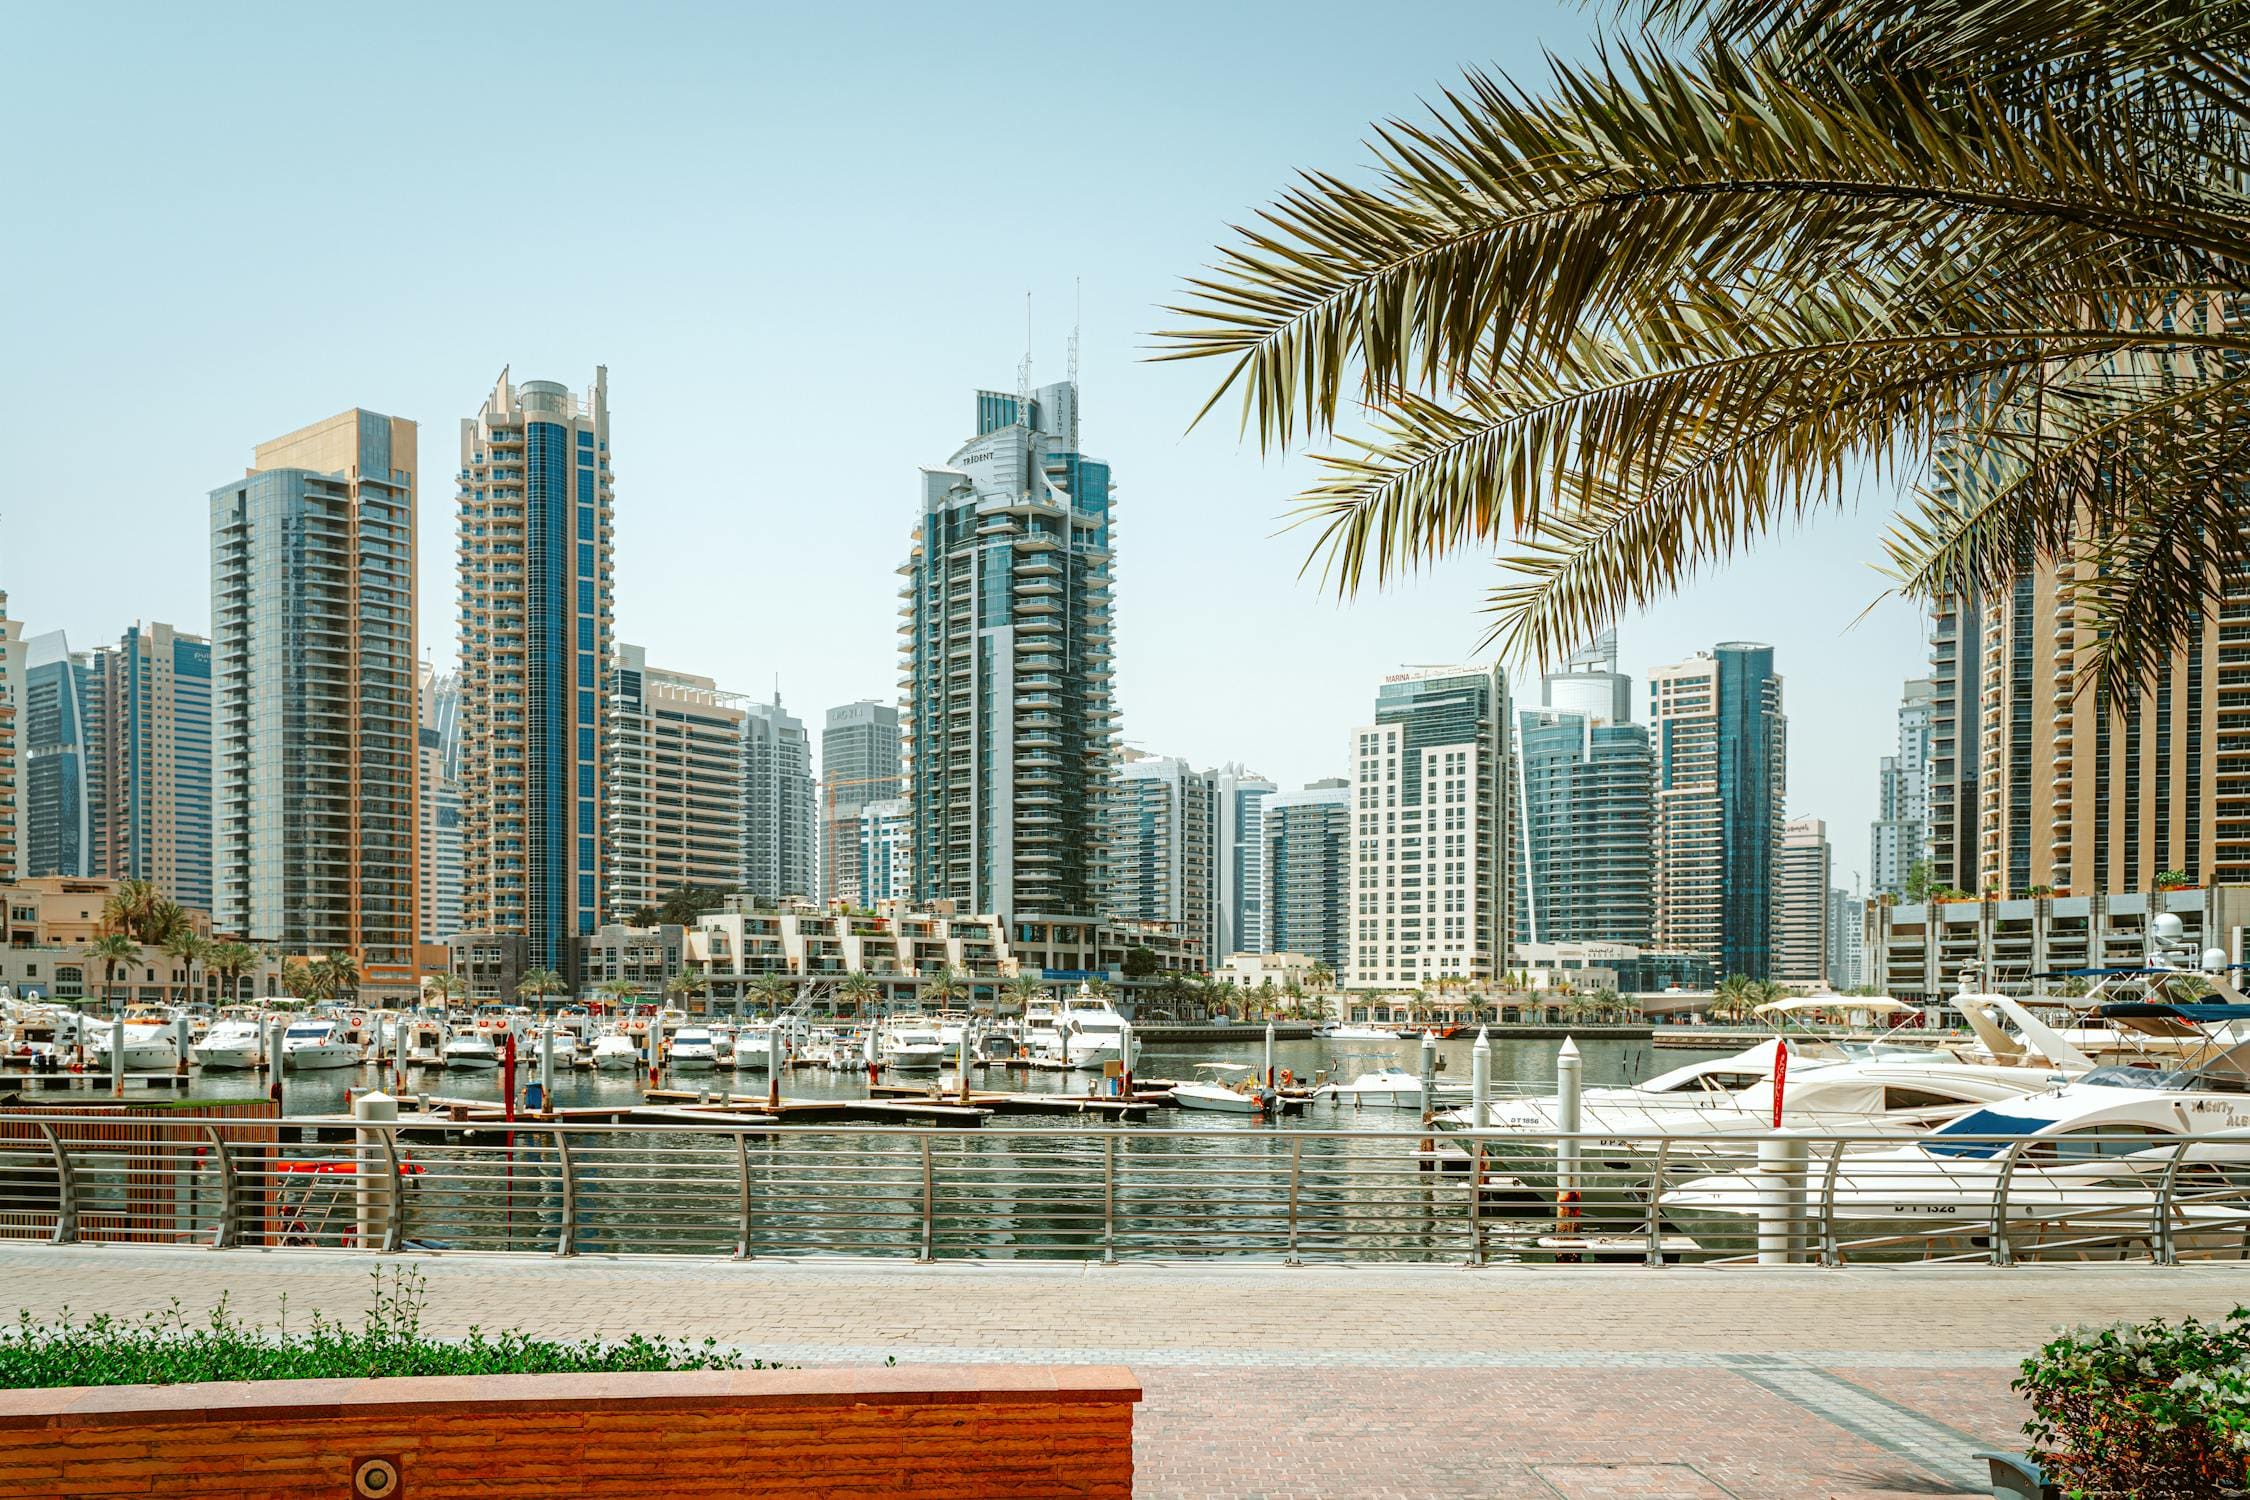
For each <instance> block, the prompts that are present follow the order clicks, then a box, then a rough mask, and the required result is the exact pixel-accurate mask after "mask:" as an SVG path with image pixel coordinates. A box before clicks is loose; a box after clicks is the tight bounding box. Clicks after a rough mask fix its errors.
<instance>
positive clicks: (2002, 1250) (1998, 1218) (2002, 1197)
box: [1992, 1141, 2024, 1266]
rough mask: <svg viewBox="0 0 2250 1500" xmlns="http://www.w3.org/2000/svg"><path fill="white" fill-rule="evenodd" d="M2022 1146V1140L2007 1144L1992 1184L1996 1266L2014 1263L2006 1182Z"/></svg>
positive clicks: (1993, 1238)
mask: <svg viewBox="0 0 2250 1500" xmlns="http://www.w3.org/2000/svg"><path fill="white" fill-rule="evenodd" d="M2023 1147H2024V1143H2023V1142H2022V1141H2015V1142H2012V1143H2011V1144H2010V1145H2009V1147H2008V1150H2007V1152H2006V1154H2005V1155H2003V1156H2002V1157H2001V1158H2000V1178H1999V1180H1998V1181H1997V1182H1995V1183H1993V1185H1992V1263H1993V1264H1994V1265H1996V1266H2012V1265H2014V1264H2015V1263H2016V1247H2015V1245H2014V1244H2013V1243H2012V1242H2011V1241H2010V1240H2009V1238H2008V1184H2009V1182H2010V1180H2011V1179H2012V1178H2014V1176H2015V1175H2016V1158H2017V1157H2018V1156H2020V1155H2022V1154H2023Z"/></svg>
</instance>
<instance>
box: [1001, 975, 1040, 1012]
mask: <svg viewBox="0 0 2250 1500" xmlns="http://www.w3.org/2000/svg"><path fill="white" fill-rule="evenodd" d="M1000 994H1001V997H1002V998H1003V999H1005V1000H1006V1001H1007V1002H1008V1003H1009V1005H1010V1006H1011V1007H1013V1009H1014V1011H1015V1013H1016V1014H1017V1015H1019V1016H1020V1015H1022V1014H1024V1013H1025V1012H1026V1011H1028V1010H1029V1009H1030V1008H1031V1003H1032V1002H1033V1001H1034V1000H1044V999H1046V998H1047V987H1046V986H1045V985H1044V984H1041V983H1040V982H1039V981H1038V980H1036V979H1034V978H1032V977H1031V976H1030V975H1029V974H1018V975H1017V976H1016V977H1015V978H1013V979H1011V980H1009V981H1008V982H1007V983H1006V984H1004V985H1002V986H1000Z"/></svg>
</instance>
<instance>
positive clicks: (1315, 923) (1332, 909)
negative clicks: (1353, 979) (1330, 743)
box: [1263, 776, 1352, 981]
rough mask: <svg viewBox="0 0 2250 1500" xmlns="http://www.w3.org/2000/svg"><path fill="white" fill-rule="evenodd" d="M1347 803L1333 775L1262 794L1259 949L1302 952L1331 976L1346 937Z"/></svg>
mask: <svg viewBox="0 0 2250 1500" xmlns="http://www.w3.org/2000/svg"><path fill="white" fill-rule="evenodd" d="M1351 803H1352V788H1351V783H1350V782H1349V781H1346V780H1345V779H1344V778H1342V777H1340V776H1339V777H1334V778H1331V779H1329V780H1326V781H1315V782H1312V783H1311V784H1309V785H1308V786H1306V787H1305V789H1304V790H1303V791H1297V792H1275V793H1274V794H1273V795H1272V796H1270V797H1268V798H1266V799H1265V822H1266V857H1265V869H1264V872H1263V873H1264V876H1265V888H1266V896H1265V909H1266V945H1267V946H1266V951H1267V952H1269V953H1302V954H1303V955H1305V956H1306V957H1307V958H1310V959H1313V960H1315V961H1316V962H1319V963H1324V964H1326V965H1328V968H1329V971H1330V972H1331V973H1333V974H1334V975H1335V976H1336V978H1337V979H1338V980H1339V981H1341V980H1342V979H1343V978H1344V976H1345V974H1346V973H1347V968H1346V951H1347V949H1348V948H1349V946H1350V939H1351V890H1352V856H1351V849H1352V805H1351Z"/></svg>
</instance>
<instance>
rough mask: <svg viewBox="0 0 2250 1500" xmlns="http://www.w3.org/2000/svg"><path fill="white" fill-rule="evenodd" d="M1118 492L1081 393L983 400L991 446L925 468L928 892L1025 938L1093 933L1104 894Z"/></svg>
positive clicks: (1062, 390)
mask: <svg viewBox="0 0 2250 1500" xmlns="http://www.w3.org/2000/svg"><path fill="white" fill-rule="evenodd" d="M1110 489H1111V486H1110V473H1109V466H1108V465H1107V464H1104V463H1100V462H1098V461H1096V460H1094V459H1091V458H1088V457H1087V456H1085V454H1084V453H1083V452H1081V451H1080V449H1079V444H1078V388H1077V386H1076V385H1075V384H1074V383H1071V382H1064V383H1061V384H1057V385H1049V386H1043V387H1041V388H1040V389H1039V390H1038V391H1036V392H1033V393H1031V394H1030V395H1029V396H1028V397H1027V396H1024V395H1021V394H1018V395H1006V394H1002V393H1000V392H997V391H980V392H978V393H977V420H976V435H975V436H974V437H973V438H971V439H970V440H969V441H968V442H967V443H964V444H963V445H962V446H961V447H960V448H959V449H958V450H956V451H955V453H954V454H953V457H952V459H951V460H950V461H949V462H948V463H947V464H946V465H945V466H944V467H942V468H933V469H925V470H923V471H922V497H921V498H922V513H921V518H920V521H919V524H918V525H917V526H916V528H915V532H914V542H913V546H912V549H911V551H910V552H909V555H908V558H907V562H906V566H905V567H904V568H903V569H902V570H901V571H902V573H903V574H904V576H905V579H906V583H905V587H904V588H903V589H902V591H901V593H902V602H903V604H904V608H903V609H902V611H901V614H902V625H901V647H902V656H903V658H904V663H903V665H904V685H905V687H906V688H907V690H908V692H909V694H910V701H911V705H912V706H911V712H910V715H909V718H908V721H907V725H906V749H907V753H908V782H907V785H908V796H907V800H908V802H909V803H910V805H911V807H912V810H913V819H914V829H913V845H914V883H915V892H916V895H917V896H918V897H919V898H920V899H922V900H925V901H934V900H950V901H953V902H956V903H958V904H959V906H960V908H961V909H962V910H964V911H969V912H976V913H983V914H998V915H1001V916H1004V917H1008V918H1010V919H1012V920H1014V921H1016V922H1017V923H1018V924H1019V925H1018V937H1019V938H1021V937H1022V936H1023V934H1024V932H1025V930H1026V924H1031V925H1039V926H1041V927H1042V929H1043V931H1044V932H1045V933H1047V934H1053V933H1055V932H1057V931H1058V930H1059V929H1061V928H1063V927H1066V926H1069V927H1074V928H1076V927H1079V926H1081V924H1090V923H1091V921H1092V919H1093V917H1094V915H1095V909H1096V902H1097V899H1098V896H1099V892H1098V891H1097V888H1096V887H1097V882H1098V880H1099V869H1098V866H1099V863H1100V860H1101V833H1102V829H1103V827H1104V822H1105V820H1104V816H1103V803H1104V800H1105V799H1106V798H1107V796H1108V795H1109V789H1110V776H1111V772H1112V769H1113V767H1114V765H1115V763H1116V759H1117V752H1116V741H1115V720H1116V716H1115V714H1114V712H1113V710H1112V706H1111V686H1110V679H1111V666H1110V660H1111V643H1110V622H1111V601H1110V583H1111V565H1112V562H1111V559H1112V552H1111V534H1110V524H1111V521H1110V518H1111V497H1110ZM1056 941H1060V940H1059V939H1056ZM1087 946H1090V944H1088V945H1087Z"/></svg>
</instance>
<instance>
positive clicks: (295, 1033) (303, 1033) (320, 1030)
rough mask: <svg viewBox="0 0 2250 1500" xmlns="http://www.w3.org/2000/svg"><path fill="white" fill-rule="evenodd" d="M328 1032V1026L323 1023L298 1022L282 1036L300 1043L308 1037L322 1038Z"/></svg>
mask: <svg viewBox="0 0 2250 1500" xmlns="http://www.w3.org/2000/svg"><path fill="white" fill-rule="evenodd" d="M328 1032H329V1026H328V1023H327V1022H325V1021H300V1022H298V1023H297V1024H296V1025H294V1026H292V1027H290V1028H289V1029H288V1030H287V1031H286V1032H283V1033H282V1035H283V1036H284V1037H288V1038H293V1039H296V1040H300V1041H301V1040H304V1039H306V1038H310V1037H324V1036H326V1035H328Z"/></svg>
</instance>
